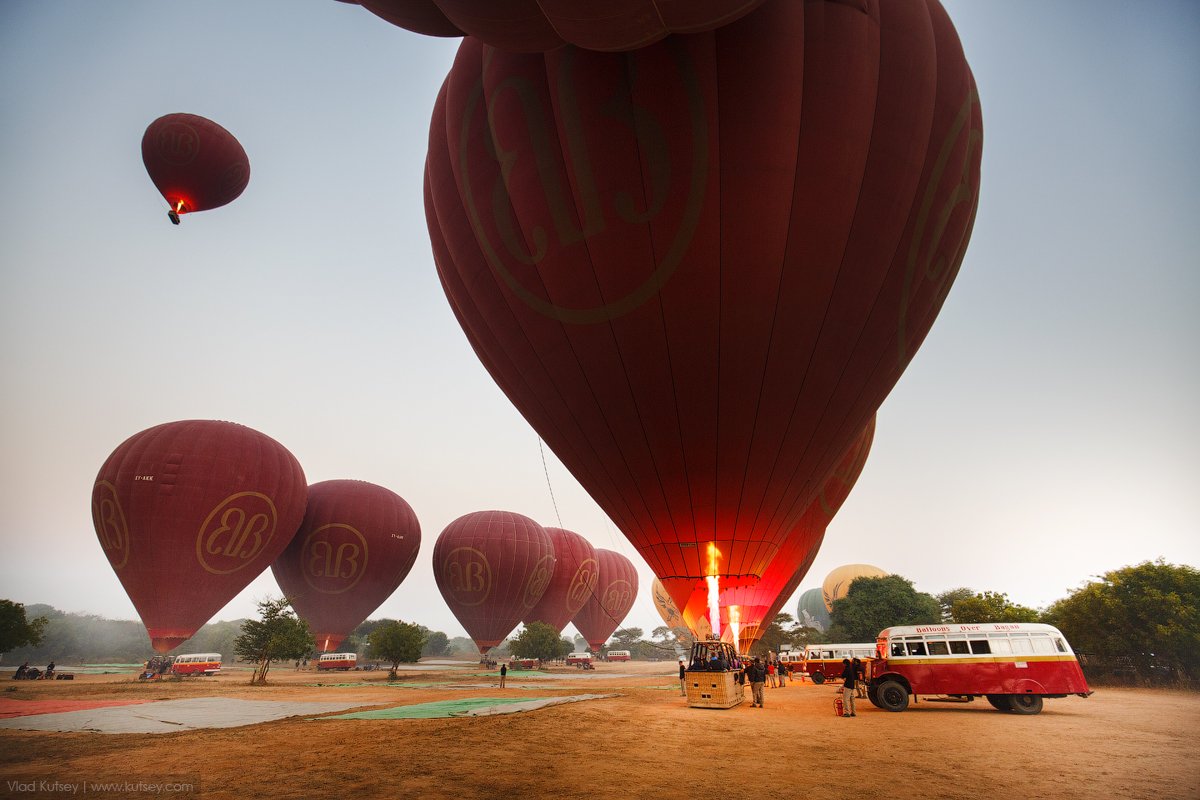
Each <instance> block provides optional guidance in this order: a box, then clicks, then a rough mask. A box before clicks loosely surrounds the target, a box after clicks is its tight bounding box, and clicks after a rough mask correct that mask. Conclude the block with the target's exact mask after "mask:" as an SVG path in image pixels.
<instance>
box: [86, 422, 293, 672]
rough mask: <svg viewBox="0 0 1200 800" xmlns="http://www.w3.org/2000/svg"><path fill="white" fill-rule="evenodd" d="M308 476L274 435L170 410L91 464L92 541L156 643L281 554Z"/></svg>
mask: <svg viewBox="0 0 1200 800" xmlns="http://www.w3.org/2000/svg"><path fill="white" fill-rule="evenodd" d="M307 492H308V487H307V485H306V483H305V480H304V471H303V470H302V469H301V468H300V464H299V462H297V461H296V459H295V457H294V456H293V455H292V454H291V453H289V452H288V451H287V450H286V449H285V448H284V447H283V445H281V444H279V442H277V441H275V440H274V439H272V438H270V437H269V436H265V435H264V434H261V433H259V432H258V431H256V430H253V429H251V428H247V427H245V426H243V425H236V424H234V423H232V422H216V421H211V420H187V421H182V422H168V423H165V424H163V425H156V426H155V427H153V428H149V429H147V430H144V431H142V432H141V433H137V434H134V435H133V436H131V437H129V438H128V439H126V440H125V441H124V442H123V443H122V444H121V445H120V446H119V447H117V449H116V450H114V451H113V452H112V455H110V456H109V457H108V459H107V460H106V461H105V462H104V465H103V466H102V467H100V472H99V474H97V475H96V484H95V486H94V487H93V489H92V523H93V525H94V526H95V528H96V536H97V537H98V538H99V539H100V546H101V547H103V548H104V554H105V555H106V556H107V557H108V561H109V564H111V565H112V568H113V570H115V571H116V573H117V577H118V578H119V579H120V581H121V585H122V586H124V587H125V592H126V593H127V594H128V595H129V599H130V600H132V601H133V605H134V607H135V608H136V609H137V611H138V614H139V615H140V616H141V618H142V622H143V623H144V624H145V626H146V631H147V632H148V633H149V634H150V640H151V642H152V643H153V645H154V649H155V650H157V651H158V652H160V653H165V652H167V651H168V650H171V649H173V648H175V647H177V646H178V645H180V644H181V643H182V642H183V641H184V640H186V639H189V638H191V637H192V635H193V634H195V633H196V631H197V630H199V629H200V627H201V626H202V625H204V623H206V622H208V620H209V619H211V618H212V615H213V614H215V613H217V612H218V611H220V610H221V608H222V607H223V606H224V605H225V604H226V603H228V602H229V601H230V600H232V599H233V598H234V596H235V595H236V594H237V593H238V592H240V591H241V590H242V589H244V588H245V587H246V586H247V585H248V584H249V583H250V582H251V581H252V580H254V578H256V577H257V576H258V575H259V573H261V572H262V571H263V570H265V569H266V568H267V566H268V565H269V564H270V563H271V562H272V561H274V560H275V559H276V558H278V556H279V554H280V553H281V552H283V550H284V548H286V547H287V546H288V543H289V542H290V541H291V540H292V536H293V535H294V534H295V533H296V529H297V527H299V525H300V520H301V519H302V518H303V517H304V505H305V498H306V495H307Z"/></svg>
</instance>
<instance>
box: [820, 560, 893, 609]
mask: <svg viewBox="0 0 1200 800" xmlns="http://www.w3.org/2000/svg"><path fill="white" fill-rule="evenodd" d="M888 574H889V573H887V572H884V571H883V570H881V569H880V568H879V567H873V566H871V565H870V564H844V565H842V566H840V567H835V568H834V570H833V571H832V572H830V573H829V574H828V575H826V576H825V582H824V583H822V584H821V594H822V595H823V596H824V598H825V608H826V609H828V610H829V611H830V612H831V613H832V611H833V601H834V600H841V599H842V598H843V597H845V596H846V592H848V591H850V584H851V583H853V582H854V579H855V578H884V577H887V575H888Z"/></svg>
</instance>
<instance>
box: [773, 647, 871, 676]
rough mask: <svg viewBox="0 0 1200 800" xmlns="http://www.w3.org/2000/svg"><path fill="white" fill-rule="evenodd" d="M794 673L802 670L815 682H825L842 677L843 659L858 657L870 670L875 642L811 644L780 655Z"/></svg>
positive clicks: (865, 668)
mask: <svg viewBox="0 0 1200 800" xmlns="http://www.w3.org/2000/svg"><path fill="white" fill-rule="evenodd" d="M780 657H781V658H783V663H785V664H787V667H788V669H789V670H791V671H792V672H793V673H796V672H797V671H798V672H801V673H803V674H805V675H807V676H808V677H810V678H812V681H813V683H824V682H825V681H827V680H829V681H831V680H838V679H840V678H841V677H842V659H843V658H851V659H854V658H857V659H858V660H859V661H861V662H863V669H864V670H867V671H868V674H869V671H870V664H869V662H870V661H871V659H873V658H874V657H875V644H874V642H849V643H846V642H841V643H832V644H810V645H808V646H807V647H805V648H804V649H803V650H792V651H790V652H787V653H783V654H781V656H780Z"/></svg>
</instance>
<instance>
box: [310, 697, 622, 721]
mask: <svg viewBox="0 0 1200 800" xmlns="http://www.w3.org/2000/svg"><path fill="white" fill-rule="evenodd" d="M618 696H619V695H615V694H576V695H567V696H565V697H540V698H537V699H534V700H522V699H521V698H519V697H472V698H466V699H463V700H442V701H439V702H436V703H418V704H416V705H411V706H397V707H395V708H382V709H377V710H375V711H358V712H354V713H351V714H337V715H334V716H331V717H321V719H439V718H444V717H486V716H491V715H492V714H516V713H518V712H521V711H534V710H536V709H539V708H546V707H548V706H555V705H561V704H562V703H578V702H581V701H583V700H602V699H605V698H609V697H618Z"/></svg>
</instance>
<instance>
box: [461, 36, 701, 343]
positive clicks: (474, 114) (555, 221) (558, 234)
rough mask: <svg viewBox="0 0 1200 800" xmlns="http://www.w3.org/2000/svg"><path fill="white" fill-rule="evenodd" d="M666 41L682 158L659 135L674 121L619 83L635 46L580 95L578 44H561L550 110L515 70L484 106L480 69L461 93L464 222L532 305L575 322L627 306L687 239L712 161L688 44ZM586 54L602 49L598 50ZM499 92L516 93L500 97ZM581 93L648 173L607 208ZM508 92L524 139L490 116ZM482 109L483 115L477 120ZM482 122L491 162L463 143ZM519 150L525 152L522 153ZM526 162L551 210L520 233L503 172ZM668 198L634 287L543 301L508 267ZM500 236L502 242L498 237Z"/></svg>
mask: <svg viewBox="0 0 1200 800" xmlns="http://www.w3.org/2000/svg"><path fill="white" fill-rule="evenodd" d="M663 46H664V47H666V48H668V49H669V51H670V54H671V60H672V61H673V63H674V67H675V72H676V75H675V77H676V78H677V79H678V93H679V95H680V96H682V97H684V98H686V103H687V109H686V116H687V119H686V122H687V124H688V128H689V135H690V144H691V148H690V156H691V158H690V163H687V164H673V163H672V153H673V152H674V149H673V148H672V147H670V146H669V144H668V142H667V139H666V131H667V130H668V129H669V128H671V127H672V126H674V125H676V124H677V122H678V120H675V119H660V118H659V116H658V115H656V114H655V113H654V112H652V111H651V110H650V109H648V108H644V107H640V106H636V105H634V104H633V102H632V101H631V99H630V97H629V96H628V95H627V94H625V93H624V91H623V90H624V89H625V88H626V86H625V82H624V80H623V78H624V77H625V76H627V75H628V76H633V77H634V79H635V80H636V76H637V74H638V69H637V55H636V54H634V53H627V54H621V55H608V56H605V57H606V58H608V59H611V63H612V64H613V65H614V66H615V69H614V72H619V73H620V75H621V76H622V80H615V81H614V82H613V84H612V85H613V86H614V87H615V90H614V91H613V93H612V94H611V96H609V97H606V98H597V97H592V96H585V97H582V98H581V97H579V96H578V92H577V84H576V81H575V77H574V62H575V59H576V58H579V57H580V54H579V53H578V51H576V50H575V49H573V48H565V49H564V50H562V51H560V52H559V55H560V56H561V58H559V69H558V74H557V75H556V79H555V81H553V84H554V85H555V86H556V88H557V96H556V97H555V104H556V106H557V108H558V110H559V116H558V118H557V120H556V119H555V118H553V117H551V115H550V113H549V112H548V110H547V109H546V108H545V107H544V105H543V103H542V99H541V97H540V95H539V93H538V92H537V90H536V88H535V87H534V86H533V84H531V83H530V82H529V81H528V80H527V79H525V78H521V77H518V76H510V77H508V78H506V79H505V80H504V81H502V82H501V83H500V84H499V86H497V87H496V88H495V89H494V90H492V91H491V92H490V93H489V95H488V97H487V100H486V103H487V107H486V110H485V109H484V87H483V80H482V79H480V81H479V82H478V83H477V84H476V85H475V86H474V87H473V88H472V91H471V92H470V94H469V96H468V98H467V101H466V108H465V111H464V114H463V119H462V129H461V131H460V140H459V143H458V147H459V158H458V161H459V168H460V171H461V172H460V174H461V175H462V178H461V182H460V185H461V188H462V197H463V200H464V204H465V207H466V212H467V216H468V218H469V220H470V223H471V228H472V230H473V231H474V232H475V237H476V240H477V242H478V244H479V248H480V250H481V251H482V253H483V255H484V257H485V258H486V259H487V262H488V264H489V265H490V266H491V267H492V269H493V270H494V271H495V272H496V274H497V275H499V276H500V278H501V279H502V280H503V281H504V283H505V285H506V286H508V288H509V289H510V290H511V291H512V292H513V293H514V294H515V295H516V296H517V297H519V298H520V299H521V300H522V301H523V302H524V303H525V304H527V305H528V306H529V307H530V308H532V309H533V310H535V311H537V312H538V313H540V314H543V315H545V316H547V317H550V318H551V319H554V320H557V321H559V322H566V323H573V324H595V323H599V322H607V321H609V320H613V319H616V318H618V317H621V316H624V315H625V314H628V313H629V312H631V311H633V310H634V309H636V308H638V307H639V306H641V305H642V304H643V303H645V302H646V301H647V300H649V299H650V298H651V297H653V296H655V295H656V294H658V292H659V291H661V290H662V287H663V286H664V285H666V283H667V281H668V280H670V278H671V276H672V274H674V272H675V270H676V269H677V268H678V267H679V265H680V263H681V262H682V261H683V258H684V256H685V255H686V254H687V252H688V249H689V247H690V246H691V243H692V239H693V237H694V235H695V232H696V228H697V226H698V224H699V221H700V214H701V211H702V209H703V206H704V200H705V188H706V184H707V182H708V171H709V164H708V160H709V146H708V131H707V128H706V113H705V107H704V98H703V96H702V93H701V90H700V82H699V80H698V78H697V75H696V68H695V65H694V64H693V63H692V61H691V60H690V59H689V56H688V53H687V52H686V49H685V48H684V47H683V46H682V45H681V44H680V43H679V42H678V41H676V40H674V39H667V40H665V42H664V44H663ZM493 57H494V51H492V50H487V51H485V56H484V59H485V60H484V71H485V72H486V71H487V69H488V64H489V63H490V62H491V60H492V58H493ZM588 57H590V58H600V56H597V55H596V54H591V55H590V56H588ZM506 97H507V98H513V99H511V100H506ZM581 100H582V101H583V104H584V105H587V106H588V107H592V106H596V107H601V108H603V109H604V114H605V116H607V117H609V118H610V119H612V120H613V121H614V123H615V124H614V125H613V127H612V128H611V129H609V132H610V133H614V135H615V131H617V130H621V131H622V133H623V135H625V136H632V137H633V138H634V139H635V140H636V143H637V148H638V150H639V152H640V153H641V154H642V157H643V158H644V159H645V161H646V163H647V164H648V165H649V167H648V175H649V178H650V186H649V187H646V186H643V185H642V183H641V181H642V180H643V179H645V178H646V177H647V175H646V174H643V172H642V171H638V172H637V173H636V177H637V179H638V181H639V182H638V183H637V185H631V186H630V187H629V189H628V190H627V191H621V192H616V193H614V194H613V196H612V199H611V208H609V209H608V210H607V212H606V210H605V208H604V203H603V202H602V200H601V197H600V194H599V192H598V190H597V188H596V178H595V175H594V172H593V169H592V166H591V159H590V158H589V154H588V146H589V143H588V138H589V137H588V136H587V135H586V134H585V131H586V129H587V126H585V125H584V124H583V123H582V116H581V114H580V106H581V102H580V101H581ZM505 102H510V103H515V107H516V108H519V109H520V115H521V116H522V117H523V119H524V122H525V125H526V127H525V131H524V134H525V136H526V137H527V139H525V140H520V141H515V142H505V141H501V140H500V134H499V133H498V132H497V129H496V127H495V126H494V125H491V124H490V123H491V121H492V119H493V118H494V117H495V116H496V115H497V109H498V108H500V107H504V108H505V110H508V108H509V107H508V106H504V103H505ZM485 112H486V117H487V123H485V122H483V121H481V118H482V117H483V116H484V114H485ZM664 123H666V124H664ZM485 124H486V125H487V129H486V130H485V131H484V133H483V136H484V137H485V138H486V144H487V150H488V154H489V155H490V156H491V157H492V159H494V163H492V164H486V163H485V164H483V165H473V164H472V163H471V158H470V156H471V154H472V153H473V152H474V150H473V149H472V148H470V147H469V143H470V141H471V138H472V133H473V132H474V128H475V126H476V125H485ZM560 126H561V129H562V131H563V133H564V134H565V141H559V138H558V137H559V129H560ZM598 136H599V135H598V134H597V135H593V137H592V138H593V139H596V138H597V137H598ZM604 144H605V143H604V140H603V139H602V138H600V140H599V141H592V142H591V145H592V146H594V147H597V146H598V147H603V146H604ZM522 158H524V159H525V161H524V162H523V161H522ZM558 158H563V159H565V161H566V163H565V164H564V165H563V166H564V167H565V170H566V172H567V173H569V180H570V185H569V186H568V185H564V182H563V180H562V179H563V176H562V175H561V174H560V173H559V170H558V165H557V163H556V161H557V159H558ZM526 162H532V163H526ZM477 166H482V169H479V170H478V171H477V174H478V175H479V176H480V177H477V178H476V177H473V175H474V174H476V173H475V172H474V170H475V168H476V167H477ZM530 168H532V169H534V170H536V173H537V176H538V178H537V181H538V185H539V186H540V188H541V190H542V193H543V200H544V202H545V204H546V207H547V209H548V211H549V214H550V219H549V220H546V221H545V222H546V224H545V225H536V226H534V227H533V228H532V229H531V233H530V234H529V235H528V236H526V235H525V234H524V233H523V232H522V231H521V226H520V225H518V224H517V222H516V219H515V218H514V215H513V213H512V209H513V208H517V207H519V205H516V204H514V202H513V200H512V197H511V195H510V194H509V177H510V176H511V175H512V174H513V172H514V171H518V170H528V169H530ZM492 173H494V175H495V180H494V181H493V183H492V185H491V186H488V187H486V188H485V187H477V186H476V181H479V182H483V181H486V180H487V176H488V175H490V174H492ZM676 176H682V178H677V177H676ZM647 188H649V190H650V191H649V196H646V197H645V198H644V201H639V200H635V198H642V197H643V196H644V195H646V193H647ZM681 192H682V193H684V196H683V198H682V203H680V202H679V197H678V195H679V194H680V193H681ZM477 194H478V195H479V196H480V197H481V198H484V201H483V202H479V201H477V197H476V195H477ZM573 196H577V197H578V198H579V200H578V202H577V203H574V202H573V203H571V204H568V198H572V197H573ZM639 202H644V205H645V208H644V209H638V208H637V206H638V203H639ZM668 206H671V207H672V208H673V209H675V211H674V213H675V214H676V215H677V216H678V220H677V222H676V227H675V231H674V234H673V235H672V238H671V240H670V242H669V243H668V246H667V249H666V250H665V252H664V253H663V255H662V256H661V257H660V258H659V259H658V260H657V263H656V265H655V268H654V270H653V271H652V272H651V274H650V275H649V276H647V277H646V279H645V280H644V281H643V282H642V283H641V284H640V285H638V286H635V287H631V288H630V290H629V291H628V292H626V293H625V294H624V295H623V296H620V297H618V298H616V299H615V300H613V301H611V302H608V303H605V304H603V305H598V306H593V307H590V308H568V307H565V306H561V305H558V304H556V303H553V302H550V301H548V300H547V299H545V298H544V297H543V296H542V295H541V294H539V293H537V292H534V291H530V289H528V288H527V287H526V286H525V285H523V284H522V282H521V281H520V280H519V279H518V278H517V277H516V275H514V273H513V269H512V267H515V266H516V265H517V264H522V265H527V266H536V265H538V264H539V263H541V262H542V261H543V260H544V259H545V258H546V256H547V255H548V253H549V252H550V250H551V246H552V245H551V242H550V237H551V236H553V237H554V247H555V249H564V248H568V247H571V246H577V247H586V246H587V245H586V242H587V240H588V239H591V238H593V237H597V236H601V235H605V234H607V235H609V236H616V237H619V236H621V235H622V232H623V231H624V230H628V226H637V227H639V228H640V227H643V226H645V225H646V224H647V223H648V222H650V221H651V220H654V219H656V218H657V217H659V216H660V215H661V214H663V213H664V210H665V209H666V208H667V207H668ZM680 206H681V207H680ZM481 207H483V208H488V207H490V209H491V212H492V213H491V216H492V220H491V224H492V227H488V226H487V225H485V224H484V221H483V215H482V214H481V213H480V208H481ZM548 228H549V230H548ZM493 236H496V237H498V238H499V239H500V240H501V241H500V243H497V242H493V241H492V238H493ZM498 244H499V245H501V246H499V247H498V246H497V245H498ZM514 262H515V263H514ZM510 264H511V267H510Z"/></svg>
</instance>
